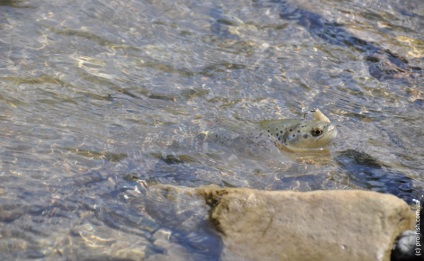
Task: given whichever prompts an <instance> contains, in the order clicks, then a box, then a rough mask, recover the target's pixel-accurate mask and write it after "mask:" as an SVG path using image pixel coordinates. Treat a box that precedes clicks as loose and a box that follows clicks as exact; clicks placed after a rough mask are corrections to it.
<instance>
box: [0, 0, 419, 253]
mask: <svg viewBox="0 0 424 261" xmlns="http://www.w3.org/2000/svg"><path fill="white" fill-rule="evenodd" d="M423 28H424V3H423V2H422V1H419V0H416V1H412V0H411V1H408V2H404V1H400V0H379V1H353V2H352V1H332V0H314V1H312V2H311V1H304V0H292V1H267V0H255V1H252V0H237V1H230V2H228V1H212V2H210V1H190V0H178V1H161V0H158V1H157V0H150V1H147V0H146V1H140V0H130V1H80V0H76V1H62V0H55V1H43V0H40V1H36V2H34V1H12V0H9V1H0V31H1V37H0V51H1V54H2V55H1V56H0V90H1V91H0V111H1V113H0V136H1V139H0V143H1V149H0V160H1V165H0V257H1V259H3V260H11V259H31V258H34V259H37V258H38V259H48V260H61V259H62V260H68V259H71V260H72V259H75V260H87V259H103V260H106V259H108V258H109V259H113V258H115V259H119V258H121V259H125V258H127V259H133V260H137V259H140V258H142V257H145V258H147V259H154V258H158V257H159V256H160V255H169V256H172V257H174V258H180V259H184V260H216V259H217V257H218V256H219V254H220V252H219V251H220V248H221V243H220V241H219V238H218V237H217V235H216V234H214V233H213V232H212V231H211V230H210V228H209V226H208V225H207V224H206V223H205V221H204V219H205V216H206V215H207V209H205V208H203V207H202V206H203V202H200V201H199V202H198V201H188V202H189V203H187V201H184V198H182V199H181V198H177V199H174V200H170V196H169V195H168V196H164V195H162V196H158V195H150V194H149V191H148V188H149V186H151V185H152V184H158V183H159V184H173V185H181V186H189V187H196V186H200V185H208V184H216V185H220V186H235V187H250V188H257V189H269V190H270V189H275V190H283V189H284V190H285V189H292V190H299V191H308V190H317V189H365V190H374V191H380V192H384V193H391V194H394V195H396V196H398V197H400V198H403V199H405V200H406V201H407V202H408V203H410V202H411V200H412V199H413V198H418V197H419V195H420V194H421V193H422V192H421V191H422V190H423V187H424V177H423V176H422V175H423V173H424V167H423V164H422V163H423V162H424V149H423V148H424V139H423V136H424V135H423V134H424V132H423V125H424V113H423V109H424V94H423V92H424V91H423V90H424V88H423V87H424V86H423V83H422V82H423V81H422V79H423V77H422V75H421V74H422V70H421V68H424V64H423V58H422V57H423V55H424V52H423V50H424V39H423V35H424V32H423ZM315 107H318V108H320V109H321V111H323V112H324V113H325V114H326V115H327V116H328V117H329V118H330V119H331V120H332V121H333V122H334V123H336V124H337V126H338V129H339V138H338V139H337V140H336V142H335V143H334V144H333V145H332V146H331V147H330V148H329V149H330V152H329V153H321V154H301V155H299V154H287V153H282V154H281V155H274V154H273V155H272V156H268V155H262V157H261V158H260V159H257V158H255V157H253V158H252V157H248V156H246V155H243V154H242V153H241V154H238V153H234V152H233V151H231V150H226V148H222V147H213V146H211V147H207V148H205V146H204V144H202V142H199V139H198V136H197V135H198V134H199V133H200V132H202V131H207V129H208V126H209V125H208V124H209V122H210V119H212V118H215V117H216V118H221V119H226V120H230V121H234V122H236V121H237V122H240V126H241V127H243V126H244V125H243V122H255V121H260V120H265V119H278V118H282V117H284V118H302V117H303V113H304V112H306V111H308V110H310V109H312V108H315ZM171 198H172V197H171ZM175 202H176V203H178V204H175ZM193 209H197V210H196V211H193Z"/></svg>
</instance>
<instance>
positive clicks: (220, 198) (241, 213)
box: [195, 187, 415, 261]
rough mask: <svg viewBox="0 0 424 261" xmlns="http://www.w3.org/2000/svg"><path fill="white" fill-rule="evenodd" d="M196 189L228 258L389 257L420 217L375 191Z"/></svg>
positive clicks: (311, 258) (376, 258)
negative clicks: (209, 208)
mask: <svg viewBox="0 0 424 261" xmlns="http://www.w3.org/2000/svg"><path fill="white" fill-rule="evenodd" d="M196 193H197V194H199V195H202V196H203V197H204V198H205V200H206V202H207V203H208V204H209V205H210V206H212V209H211V213H210V220H211V221H212V224H214V226H215V227H216V229H217V230H218V231H220V232H221V234H222V236H223V242H224V250H223V254H222V259H223V260H304V261H307V260H314V261H317V260H326V261H331V260H337V261H340V260H346V261H347V260H361V261H366V260H372V261H375V260H385V261H388V260H390V252H391V249H392V245H393V242H394V240H395V238H396V237H397V236H398V235H399V234H400V233H401V232H402V231H404V230H407V229H412V228H413V227H414V222H415V216H414V213H413V212H412V211H411V210H410V208H409V207H408V205H407V204H406V203H405V202H404V201H403V200H401V199H399V198H397V197H395V196H392V195H387V194H380V193H376V192H368V191H353V190H350V191H349V190H343V191H313V192H292V191H259V190H251V189H227V188H224V189H220V188H217V187H202V188H198V189H196ZM196 193H195V194H196Z"/></svg>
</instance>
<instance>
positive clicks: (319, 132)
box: [311, 128, 322, 137]
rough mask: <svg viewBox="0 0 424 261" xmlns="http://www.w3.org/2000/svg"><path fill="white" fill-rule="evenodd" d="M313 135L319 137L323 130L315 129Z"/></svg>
mask: <svg viewBox="0 0 424 261" xmlns="http://www.w3.org/2000/svg"><path fill="white" fill-rule="evenodd" d="M311 134H312V136H314V137H318V136H320V135H321V134H322V130H321V129H318V128H314V129H312V131H311Z"/></svg>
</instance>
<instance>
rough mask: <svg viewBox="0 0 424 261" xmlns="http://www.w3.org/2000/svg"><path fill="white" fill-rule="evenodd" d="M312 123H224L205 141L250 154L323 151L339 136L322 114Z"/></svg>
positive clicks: (289, 121)
mask: <svg viewBox="0 0 424 261" xmlns="http://www.w3.org/2000/svg"><path fill="white" fill-rule="evenodd" d="M312 112H313V116H314V119H313V120H306V119H304V120H300V119H282V120H268V121H262V122H260V123H259V124H256V123H243V125H241V124H239V123H235V122H223V123H222V124H220V125H219V126H218V127H215V128H213V129H211V130H210V131H208V132H207V133H206V138H205V140H206V141H207V142H214V143H218V144H222V145H226V146H229V147H231V148H233V149H236V150H242V151H245V152H248V153H250V154H254V153H257V152H259V153H261V152H266V151H275V150H279V149H285V150H289V151H295V152H298V151H314V150H322V149H323V148H324V147H325V146H326V145H328V144H329V143H330V142H331V141H332V140H334V138H335V137H336V136H337V129H336V127H335V126H334V125H333V124H332V123H331V122H330V120H329V119H328V118H327V117H326V116H325V115H324V114H323V113H322V112H321V111H320V110H319V109H314V110H313V111H312Z"/></svg>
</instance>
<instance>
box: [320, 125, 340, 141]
mask: <svg viewBox="0 0 424 261" xmlns="http://www.w3.org/2000/svg"><path fill="white" fill-rule="evenodd" d="M337 133H338V132H337V128H336V126H335V125H332V124H331V125H329V126H328V128H327V133H326V134H325V135H322V136H321V137H319V138H318V139H317V141H320V140H321V139H323V138H324V139H325V140H328V141H327V142H330V141H331V140H333V139H334V138H335V137H336V136H337Z"/></svg>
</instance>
